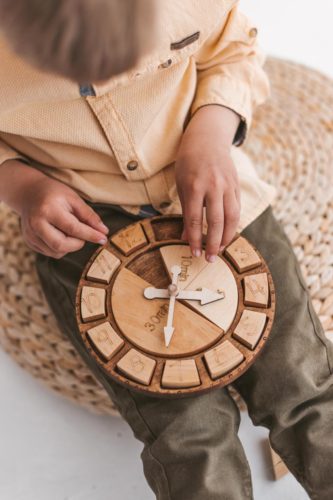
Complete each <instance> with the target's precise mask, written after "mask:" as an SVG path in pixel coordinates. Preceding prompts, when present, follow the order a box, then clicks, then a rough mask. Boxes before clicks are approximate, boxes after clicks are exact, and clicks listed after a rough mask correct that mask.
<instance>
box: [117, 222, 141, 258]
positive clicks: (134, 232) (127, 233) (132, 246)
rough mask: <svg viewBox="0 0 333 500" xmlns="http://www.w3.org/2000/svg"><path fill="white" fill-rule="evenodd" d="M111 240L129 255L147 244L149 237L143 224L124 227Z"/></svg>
mask: <svg viewBox="0 0 333 500" xmlns="http://www.w3.org/2000/svg"><path fill="white" fill-rule="evenodd" d="M111 241H112V243H113V244H114V245H115V246H116V247H117V248H118V249H119V250H120V251H121V252H122V253H123V254H124V255H129V254H130V253H132V252H134V250H138V248H141V247H143V246H144V245H146V244H147V238H146V235H145V233H144V231H143V229H142V226H141V224H136V225H135V226H132V227H128V228H125V229H123V230H122V231H120V232H119V233H118V234H115V235H114V236H113V237H112V238H111Z"/></svg>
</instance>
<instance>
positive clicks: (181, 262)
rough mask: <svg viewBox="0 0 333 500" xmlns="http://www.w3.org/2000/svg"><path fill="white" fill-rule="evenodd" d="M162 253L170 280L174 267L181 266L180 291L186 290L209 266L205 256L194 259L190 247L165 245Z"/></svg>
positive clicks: (161, 250)
mask: <svg viewBox="0 0 333 500" xmlns="http://www.w3.org/2000/svg"><path fill="white" fill-rule="evenodd" d="M160 252H161V255H162V258H163V261H164V264H165V268H166V270H167V271H168V274H169V277H170V279H171V268H172V266H173V265H175V264H177V265H178V266H180V268H181V273H180V275H179V277H178V288H179V289H180V290H182V289H184V288H186V287H187V286H188V285H189V284H190V283H191V282H192V281H193V279H194V278H195V277H196V276H197V275H198V274H199V273H200V271H202V269H204V268H205V267H206V266H208V265H209V263H208V262H207V261H206V259H205V257H204V254H203V255H202V256H201V257H193V256H192V253H191V249H190V247H189V246H188V245H165V246H163V247H161V248H160Z"/></svg>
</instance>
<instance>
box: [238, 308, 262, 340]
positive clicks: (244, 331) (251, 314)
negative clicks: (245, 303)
mask: <svg viewBox="0 0 333 500" xmlns="http://www.w3.org/2000/svg"><path fill="white" fill-rule="evenodd" d="M266 317H267V316H266V314H265V313H263V312H259V311H250V310H249V309H244V311H243V313H242V316H241V318H240V320H239V323H238V325H237V326H236V328H235V330H234V332H233V334H232V335H233V337H235V339H237V340H239V342H241V343H242V344H244V345H245V346H246V347H249V348H250V349H254V348H255V346H256V345H257V343H258V341H259V339H260V337H261V334H262V332H263V330H264V328H265V324H266Z"/></svg>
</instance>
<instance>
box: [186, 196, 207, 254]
mask: <svg viewBox="0 0 333 500" xmlns="http://www.w3.org/2000/svg"><path fill="white" fill-rule="evenodd" d="M202 217H203V198H202V197H199V196H197V197H195V196H190V197H189V198H188V199H187V200H185V209H184V223H185V231H186V234H187V238H188V242H189V245H190V247H191V251H192V254H193V255H194V256H195V257H199V256H200V255H201V245H202Z"/></svg>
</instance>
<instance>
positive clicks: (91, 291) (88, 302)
mask: <svg viewBox="0 0 333 500" xmlns="http://www.w3.org/2000/svg"><path fill="white" fill-rule="evenodd" d="M105 296H106V293H105V290H104V288H96V287H94V286H83V287H82V292H81V316H82V320H83V321H92V320H94V319H99V318H104V317H105V315H106V313H105Z"/></svg>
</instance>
